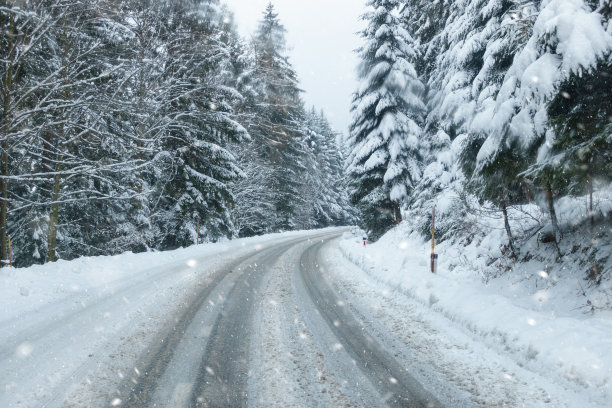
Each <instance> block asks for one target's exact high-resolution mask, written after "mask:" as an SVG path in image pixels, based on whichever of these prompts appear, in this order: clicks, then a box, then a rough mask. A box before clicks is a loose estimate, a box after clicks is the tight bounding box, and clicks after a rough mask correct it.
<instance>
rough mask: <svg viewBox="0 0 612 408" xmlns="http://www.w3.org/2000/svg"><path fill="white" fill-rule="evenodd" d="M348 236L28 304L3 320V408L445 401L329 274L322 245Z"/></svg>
mask: <svg viewBox="0 0 612 408" xmlns="http://www.w3.org/2000/svg"><path fill="white" fill-rule="evenodd" d="M342 231H343V230H338V229H336V230H327V231H320V232H311V233H301V234H294V235H288V236H281V238H278V237H277V238H275V239H267V240H265V239H264V240H262V241H261V243H260V244H256V245H246V246H245V245H244V244H242V246H239V245H236V244H228V247H227V248H225V250H223V251H221V252H219V253H215V252H214V249H210V248H209V249H210V250H209V251H208V252H209V253H208V254H206V253H203V254H202V257H201V258H197V257H195V256H194V253H193V250H191V252H189V253H186V254H185V255H188V256H186V257H180V256H179V257H178V258H177V259H176V260H175V261H173V262H166V263H165V264H161V263H160V264H159V265H157V266H155V267H148V268H144V267H143V268H144V269H143V272H142V273H139V274H127V275H126V276H123V277H121V279H116V280H115V281H110V282H106V281H105V283H104V285H99V287H98V286H92V287H91V288H90V289H85V290H81V291H75V292H74V293H68V294H67V295H66V296H61V297H60V298H58V299H57V300H54V301H49V303H48V304H45V305H44V306H36V307H31V306H32V305H30V304H29V303H28V302H25V303H24V302H22V303H23V304H21V305H20V304H19V303H16V305H17V306H21V308H22V309H23V310H20V309H19V307H16V309H15V310H16V311H15V312H14V313H11V311H9V310H8V308H7V309H5V310H4V314H3V320H2V321H1V322H0V329H2V331H1V332H0V333H1V334H0V337H1V338H0V340H2V342H1V344H2V345H1V347H0V369H1V370H2V373H3V375H4V383H3V388H2V390H1V391H2V393H1V394H0V405H1V406H3V407H4V406H6V407H38V406H43V407H64V406H69V407H83V406H87V407H90V406H91V407H94V406H99V407H106V406H130V407H196V406H205V407H222V406H231V407H234V406H236V407H238V406H253V407H257V406H262V407H263V406H266V407H269V406H278V407H286V406H306V407H310V406H347V407H348V406H381V405H388V406H414V407H427V406H440V405H439V403H437V402H436V400H435V398H434V397H432V396H431V395H430V394H429V393H427V392H426V391H425V390H424V389H423V387H422V386H421V385H420V384H419V383H418V382H417V381H415V380H414V379H413V378H412V377H411V376H410V373H409V372H408V371H407V370H405V369H404V368H402V366H401V365H400V364H399V363H398V362H396V361H395V360H394V358H393V356H392V355H390V354H388V353H387V352H386V351H385V349H384V347H382V346H380V345H379V344H378V343H377V342H376V341H375V340H374V339H373V338H372V337H370V336H369V335H368V334H366V333H365V332H363V330H362V327H363V326H362V324H361V323H360V322H359V321H358V320H356V318H355V317H354V316H353V315H352V314H351V313H350V311H349V310H348V308H346V307H345V305H348V304H350V303H349V301H348V300H346V299H341V298H339V297H338V296H337V295H336V294H335V292H333V291H332V289H331V286H330V284H329V282H327V281H326V279H325V278H324V276H323V275H324V274H323V271H324V266H323V265H325V261H324V260H323V259H321V255H320V250H321V248H322V247H323V246H325V245H328V244H329V243H330V242H331V241H332V240H333V239H334V238H337V237H339V236H340V235H341V233H342ZM205 252H206V251H205ZM145 255H146V254H145ZM211 255H214V257H212V258H211ZM134 256H136V255H134ZM138 256H141V255H138ZM213 259H214V261H213ZM65 265H70V264H69V263H66V264H65ZM186 265H187V266H186ZM63 272H66V271H63ZM68 273H69V272H68ZM75 273H76V272H75ZM62 276H64V277H65V275H63V274H62ZM68 277H70V276H69V275H68ZM62 286H63V284H62ZM73 286H77V285H73ZM73 289H74V288H73ZM94 289H95V290H94ZM22 290H23V289H22ZM33 297H34V295H31V296H30V297H29V298H27V299H26V300H30V301H33V300H34V299H32V298H33ZM17 300H21V299H17ZM30 303H31V302H30ZM9 304H10V302H9Z"/></svg>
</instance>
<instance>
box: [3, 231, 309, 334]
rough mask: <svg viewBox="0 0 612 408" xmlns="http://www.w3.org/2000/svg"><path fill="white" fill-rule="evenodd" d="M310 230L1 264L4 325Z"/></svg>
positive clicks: (201, 266) (303, 233)
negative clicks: (172, 247) (159, 249)
mask: <svg viewBox="0 0 612 408" xmlns="http://www.w3.org/2000/svg"><path fill="white" fill-rule="evenodd" d="M305 234H308V232H307V231H302V232H289V233H282V234H271V235H266V236H261V237H253V238H245V239H238V240H234V241H227V242H223V243H215V244H202V245H194V246H191V247H188V248H182V249H178V250H175V251H165V252H148V253H139V254H134V253H131V252H128V253H124V254H121V255H116V256H98V257H83V258H79V259H75V260H72V261H64V260H60V261H58V262H54V263H49V264H46V265H35V266H31V267H28V268H2V269H0V298H1V299H2V308H1V309H0V327H2V322H6V321H7V320H10V319H15V318H17V317H19V316H20V315H22V314H24V313H28V312H33V311H38V310H43V309H44V308H45V306H46V305H48V304H50V303H55V302H61V301H63V300H66V299H69V300H70V301H71V302H77V303H78V302H80V301H84V300H85V299H86V298H96V297H100V296H104V295H108V294H113V293H115V292H116V291H117V290H118V289H120V288H122V287H125V286H128V285H130V284H134V283H137V282H139V281H144V280H146V279H147V277H150V276H153V275H155V274H156V273H159V272H160V271H163V270H167V268H168V266H170V265H184V266H185V268H199V269H202V268H203V267H206V265H202V264H201V262H202V259H205V258H206V257H211V258H216V259H218V258H223V257H227V258H230V257H231V256H232V255H234V254H235V253H236V251H237V250H241V249H242V250H252V249H253V248H254V246H255V247H257V246H258V245H262V244H268V243H274V242H275V241H277V240H281V239H285V238H288V237H293V236H295V237H299V236H303V235H305Z"/></svg>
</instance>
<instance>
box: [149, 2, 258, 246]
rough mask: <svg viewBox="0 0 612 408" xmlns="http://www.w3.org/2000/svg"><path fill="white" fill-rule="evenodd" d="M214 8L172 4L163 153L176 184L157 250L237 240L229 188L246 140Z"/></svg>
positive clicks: (168, 191) (167, 193)
mask: <svg viewBox="0 0 612 408" xmlns="http://www.w3.org/2000/svg"><path fill="white" fill-rule="evenodd" d="M216 4H217V2H216V1H201V2H196V3H195V4H189V5H184V6H183V5H175V6H174V7H173V8H172V13H174V16H175V18H172V19H171V20H170V22H169V24H170V27H169V29H168V33H170V34H169V37H168V45H167V46H168V60H167V62H166V64H167V65H166V70H165V74H166V75H165V77H164V78H163V80H164V82H165V85H164V86H165V87H166V89H167V93H166V98H167V102H166V106H165V109H164V115H165V118H166V120H167V121H168V135H167V136H166V138H165V140H164V141H163V142H162V148H163V149H164V150H166V151H168V152H169V153H170V154H171V157H172V160H173V162H174V166H173V179H172V181H171V182H170V183H168V184H167V185H166V187H165V189H164V192H163V196H162V198H161V203H162V204H161V206H160V208H161V209H160V212H159V215H160V216H159V218H158V219H156V223H157V224H158V227H159V229H160V231H162V237H161V241H160V244H159V245H160V248H163V249H166V248H174V247H177V246H186V245H189V244H191V243H193V242H194V241H195V238H196V235H197V233H198V231H197V223H198V217H199V218H200V231H199V232H200V236H201V237H205V238H206V239H208V240H216V239H218V238H221V237H231V236H233V235H235V230H234V227H233V223H232V219H231V211H232V206H233V195H232V193H231V191H230V187H229V183H230V182H231V181H232V180H234V179H236V178H237V177H239V176H240V174H241V171H240V169H239V168H238V166H237V163H236V159H235V157H234V156H233V155H232V154H231V153H230V152H229V151H228V150H227V148H226V147H227V146H228V143H229V141H230V140H240V139H242V138H245V137H248V136H247V133H246V131H245V129H244V128H243V127H242V126H241V125H239V124H238V123H237V122H236V121H235V120H234V114H233V110H232V105H233V100H234V99H235V98H236V97H237V93H236V91H235V90H233V89H230V88H228V87H227V86H225V84H224V83H223V76H224V71H225V70H227V69H228V66H227V63H228V58H227V55H228V53H227V50H226V48H225V46H224V44H223V42H222V41H221V40H220V38H219V37H220V35H221V32H220V31H219V29H218V26H217V22H218V18H217V17H218V16H217V15H216V14H215V13H214V10H215V8H214V7H213V6H215V5H216Z"/></svg>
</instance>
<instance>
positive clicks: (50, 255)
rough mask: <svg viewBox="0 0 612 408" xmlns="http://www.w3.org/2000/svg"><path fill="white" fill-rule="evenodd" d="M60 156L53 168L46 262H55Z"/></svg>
mask: <svg viewBox="0 0 612 408" xmlns="http://www.w3.org/2000/svg"><path fill="white" fill-rule="evenodd" d="M61 161H62V155H59V156H58V158H57V165H56V166H55V172H56V174H55V176H54V177H53V199H52V201H51V214H49V240H48V244H49V245H48V251H47V262H55V258H56V254H55V252H56V249H57V224H58V220H59V203H58V200H59V193H60V187H61V181H62V177H61V175H60V174H59V172H60V171H61V170H62V165H61Z"/></svg>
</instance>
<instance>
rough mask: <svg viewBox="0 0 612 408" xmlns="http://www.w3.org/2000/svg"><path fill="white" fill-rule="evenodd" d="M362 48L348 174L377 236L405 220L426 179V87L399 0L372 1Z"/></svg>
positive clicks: (369, 226)
mask: <svg viewBox="0 0 612 408" xmlns="http://www.w3.org/2000/svg"><path fill="white" fill-rule="evenodd" d="M368 5H369V6H371V7H373V8H374V11H371V12H369V13H367V14H366V15H365V16H364V18H365V19H366V20H368V27H367V28H366V29H365V30H364V31H363V33H362V37H363V38H364V40H365V42H366V44H365V45H364V46H363V47H362V48H361V49H360V56H361V60H362V61H361V66H360V68H359V77H360V80H361V86H360V89H359V90H358V91H357V92H356V93H355V95H354V97H353V103H352V107H351V111H352V113H353V121H352V124H351V129H350V135H349V149H350V153H349V156H348V158H347V166H346V169H347V173H348V175H349V178H350V185H351V189H352V192H351V199H352V202H353V203H354V204H355V205H357V207H358V208H359V210H360V211H361V215H362V220H363V222H364V224H365V227H366V229H367V230H368V231H369V232H370V235H371V237H372V238H373V239H376V238H378V237H379V236H380V235H382V233H384V232H385V231H386V230H388V229H389V228H390V227H391V226H392V225H394V224H395V223H397V222H399V221H401V212H400V210H401V205H402V203H403V202H405V201H406V200H407V198H408V194H409V190H410V189H412V188H413V187H414V186H415V185H416V183H417V182H418V181H419V179H420V177H421V169H420V159H421V157H420V153H419V138H420V136H421V122H422V119H423V113H424V110H425V107H424V104H423V102H422V100H421V95H422V93H423V85H422V83H421V82H420V81H419V80H418V78H417V74H416V71H415V69H414V66H413V63H412V61H414V60H415V59H416V51H415V49H414V47H413V46H412V44H413V40H412V38H411V37H410V35H409V34H408V32H407V31H406V30H405V29H404V28H403V26H402V23H401V20H400V19H399V18H398V16H397V12H398V7H399V5H400V2H399V1H397V0H371V1H369V2H368Z"/></svg>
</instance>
